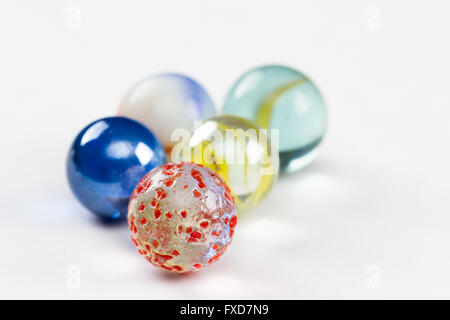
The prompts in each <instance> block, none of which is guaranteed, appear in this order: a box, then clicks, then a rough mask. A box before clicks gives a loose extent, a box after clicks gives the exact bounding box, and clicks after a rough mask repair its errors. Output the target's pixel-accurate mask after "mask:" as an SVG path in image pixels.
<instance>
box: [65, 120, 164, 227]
mask: <svg viewBox="0 0 450 320" xmlns="http://www.w3.org/2000/svg"><path fill="white" fill-rule="evenodd" d="M165 162H166V154H165V152H164V148H163V147H162V144H161V143H160V142H159V140H158V139H157V138H156V137H155V135H154V134H153V133H152V132H151V131H150V130H148V129H147V128H146V127H144V126H143V125H141V124H140V123H138V122H136V121H134V120H131V119H128V118H125V117H110V118H104V119H100V120H97V121H94V122H93V123H91V124H89V125H88V126H87V127H85V128H84V129H83V130H81V132H80V133H79V134H78V135H77V137H76V138H75V141H74V142H73V144H72V146H71V148H70V150H69V154H68V157H67V178H68V180H69V184H70V187H71V189H72V191H73V193H74V194H75V196H76V197H77V199H78V200H79V201H80V202H81V203H82V204H83V205H84V206H85V207H86V208H87V209H89V210H90V211H91V212H93V213H94V214H96V215H97V216H99V217H101V218H105V219H119V218H123V217H126V214H127V207H128V201H129V199H130V196H131V193H132V192H133V189H134V187H135V186H136V184H138V182H139V181H140V180H141V179H142V177H143V176H144V175H145V174H147V173H148V172H149V171H150V170H152V169H153V168H155V167H157V166H160V165H161V164H164V163H165Z"/></svg>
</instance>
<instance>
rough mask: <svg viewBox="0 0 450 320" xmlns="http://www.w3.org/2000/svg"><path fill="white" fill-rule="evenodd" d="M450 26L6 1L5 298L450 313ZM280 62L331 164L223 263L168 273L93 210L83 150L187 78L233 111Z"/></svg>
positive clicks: (199, 7)
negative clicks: (304, 303) (251, 84)
mask: <svg viewBox="0 0 450 320" xmlns="http://www.w3.org/2000/svg"><path fill="white" fill-rule="evenodd" d="M78 9H80V10H81V24H80V25H79V28H78V26H77V24H76V18H75V24H74V23H73V21H74V20H73V15H74V12H75V14H76V10H78ZM74 10H75V11H74ZM379 10H381V11H379ZM449 10H450V5H449V3H448V1H416V3H412V2H411V1H380V0H378V1H377V0H373V1H365V0H363V1H361V0H354V1H332V0H329V1H323V0H322V1H276V2H275V1H272V2H268V1H245V2H244V1H237V0H236V1H230V0H228V1H206V0H205V1H182V0H179V1H120V2H119V1H114V2H113V1H88V0H84V1H81V0H78V1H76V0H73V1H59V0H54V1H31V0H30V1H16V0H14V1H13V0H7V1H2V2H1V4H0V37H1V38H0V40H1V48H2V49H1V50H0V70H1V71H0V88H1V90H0V110H1V117H0V134H1V137H2V138H1V140H0V141H1V146H0V147H1V149H0V150H1V158H0V159H1V160H0V161H1V162H0V168H1V184H0V186H1V190H0V191H1V193H0V194H1V197H0V206H1V216H0V252H1V256H0V297H1V298H18V297H25V298H50V297H52V298H81V297H82V298H151V299H153V298H168V299H178V298H195V299H197V298H226V299H228V298H275V299H276V298H450V276H449V268H450V257H449V252H448V251H449V250H448V245H449V243H450V232H449V226H450V217H449V214H450V197H449V191H450V190H449V180H450V179H449V178H450V170H449V163H450V151H449V138H450V129H449V117H450V108H449V107H450V93H449V88H448V85H449V80H448V75H449V74H450V63H449V57H450V46H449V42H448V31H449V30H450V20H449V19H448V12H449ZM379 13H380V15H379ZM271 62H278V63H284V64H288V65H292V66H294V67H297V68H299V69H300V70H302V71H304V72H305V73H306V74H308V75H309V76H310V77H311V78H312V79H313V80H314V81H315V82H316V83H317V85H318V86H319V88H321V90H322V91H323V93H324V95H325V98H326V101H327V104H328V110H329V131H328V134H327V137H326V141H325V143H324V144H323V145H322V152H321V154H320V157H319V158H318V159H317V160H316V161H315V162H314V163H313V164H312V165H311V166H310V167H308V168H307V169H305V170H304V171H302V172H300V173H298V174H294V175H292V176H289V177H287V178H285V179H282V180H280V181H279V183H278V184H277V185H276V186H275V188H274V189H273V192H272V193H271V194H270V195H269V197H268V198H267V199H266V201H264V203H263V204H262V205H261V206H260V207H259V208H257V209H256V210H255V211H254V212H252V213H251V214H249V215H248V216H247V217H246V218H245V219H241V220H240V221H239V223H238V229H237V231H236V234H235V238H234V241H233V245H232V246H231V247H230V249H229V251H228V252H227V253H226V254H225V255H224V256H223V258H222V259H221V260H220V262H219V263H216V264H215V265H213V266H211V267H210V268H208V269H206V270H204V271H202V272H199V273H196V274H192V275H187V276H177V275H171V274H167V273H165V272H164V271H162V270H157V269H156V268H154V267H152V266H151V265H150V264H149V263H148V262H146V261H145V260H144V259H142V258H141V257H140V256H139V255H138V254H137V252H136V251H135V249H134V248H133V246H132V244H131V242H130V241H129V240H128V231H127V228H126V226H125V225H122V226H103V225H101V224H99V223H97V222H96V220H95V219H94V217H93V216H92V215H90V214H89V213H88V212H87V211H86V210H85V209H84V208H83V207H82V206H81V205H79V204H78V203H77V202H76V200H75V199H74V197H73V196H72V194H71V193H70V190H69V187H68V185H67V183H66V177H65V157H66V152H67V150H68V148H69V145H70V143H71V142H72V139H73V138H74V136H75V135H76V133H77V132H78V131H79V130H80V129H81V128H82V127H84V126H85V125H86V124H87V123H89V122H91V121H92V120H95V119H97V118H100V117H103V116H108V115H111V114H114V113H115V112H116V108H117V106H118V104H119V102H120V99H121V98H122V96H123V94H125V92H126V91H127V89H128V88H129V86H131V85H132V84H133V83H135V81H137V80H138V79H140V78H141V77H143V76H145V75H147V74H151V73H155V72H160V71H180V72H185V73H187V74H190V75H192V76H193V77H194V78H196V79H198V80H199V81H201V82H202V83H203V84H205V85H206V87H207V89H208V90H209V91H210V93H211V95H212V97H213V99H215V101H216V103H217V104H218V105H221V103H222V102H223V99H224V97H225V95H226V93H227V90H228V89H229V87H230V86H231V84H232V83H233V81H234V80H235V79H236V78H237V77H238V76H239V75H240V74H241V73H242V72H244V71H246V70H247V69H249V68H251V67H253V66H255V65H259V64H264V63H271ZM77 270H78V271H79V272H80V273H79V277H78V276H77ZM77 279H79V280H80V282H79V284H80V286H77V283H78V282H77Z"/></svg>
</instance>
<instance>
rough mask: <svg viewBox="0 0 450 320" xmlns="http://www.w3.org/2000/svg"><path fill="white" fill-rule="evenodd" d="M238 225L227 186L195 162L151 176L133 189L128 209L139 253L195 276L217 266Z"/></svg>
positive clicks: (159, 170) (166, 167) (174, 165)
mask: <svg viewBox="0 0 450 320" xmlns="http://www.w3.org/2000/svg"><path fill="white" fill-rule="evenodd" d="M236 223H237V216H236V207H235V203H234V199H233V196H232V195H231V193H230V189H229V188H228V186H227V185H226V184H225V182H224V181H223V180H222V179H221V178H220V177H219V176H218V175H217V174H216V173H215V172H213V171H212V170H210V169H208V168H206V167H204V166H201V165H198V164H194V163H186V162H181V163H168V164H165V165H162V166H160V167H157V168H155V169H153V170H152V171H150V172H149V173H148V174H147V175H146V176H145V177H144V178H143V179H142V181H141V182H140V183H139V184H138V185H137V186H136V188H135V189H134V191H133V194H132V196H131V201H130V206H129V209H128V224H129V228H130V231H131V240H132V242H133V243H134V245H135V246H136V247H137V249H138V252H139V253H140V254H141V255H142V256H144V257H145V259H147V261H149V262H150V263H151V264H153V265H154V266H156V267H159V268H163V269H165V270H169V271H174V272H190V271H197V270H200V269H201V268H204V267H207V266H209V265H210V264H212V263H213V262H215V261H217V260H218V259H219V258H220V257H221V255H222V254H223V253H224V252H225V250H226V249H227V247H228V246H229V245H230V243H231V239H232V237H233V233H234V228H235V227H236Z"/></svg>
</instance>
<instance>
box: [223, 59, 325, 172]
mask: <svg viewBox="0 0 450 320" xmlns="http://www.w3.org/2000/svg"><path fill="white" fill-rule="evenodd" d="M222 111H223V113H225V114H233V115H236V116H239V117H243V118H246V119H248V120H251V121H254V122H255V123H256V124H258V125H259V126H261V127H263V128H270V129H278V130H279V151H280V170H281V171H282V172H286V173H289V172H293V171H296V170H299V169H301V168H303V167H304V166H306V165H307V164H309V163H310V162H311V161H312V160H313V159H314V157H315V156H316V154H317V150H318V149H317V148H318V146H319V145H320V143H321V141H322V139H323V137H324V134H325V131H326V109H325V102H324V99H323V97H322V94H321V93H320V92H319V90H318V88H317V87H316V86H315V85H314V83H313V82H312V81H311V80H310V79H309V78H308V77H306V76H305V75H304V74H302V73H301V72H299V71H297V70H295V69H292V68H289V67H286V66H280V65H266V66H262V67H259V68H255V69H253V70H250V71H248V72H246V73H245V74H243V75H242V76H241V77H240V78H239V79H238V80H237V81H236V82H235V84H234V85H233V86H232V88H231V90H230V91H229V93H228V96H227V98H226V100H225V103H224V106H223V110H222Z"/></svg>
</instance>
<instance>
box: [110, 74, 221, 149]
mask: <svg viewBox="0 0 450 320" xmlns="http://www.w3.org/2000/svg"><path fill="white" fill-rule="evenodd" d="M118 114H119V115H122V116H126V117H129V118H132V119H135V120H137V121H139V122H141V123H142V124H144V125H145V126H147V127H148V128H149V129H151V130H152V131H153V132H154V133H155V134H156V135H157V137H158V138H159V139H160V140H161V142H162V143H163V145H164V148H165V149H166V150H167V151H170V149H171V148H172V147H173V146H174V145H175V144H176V141H173V140H172V139H171V135H172V132H173V131H174V130H176V129H179V128H184V129H188V130H191V129H192V127H193V125H194V122H195V121H201V120H204V119H207V118H209V117H212V116H213V115H215V114H216V109H215V107H214V103H213V101H212V99H211V97H210V96H209V94H208V93H207V92H206V90H205V89H204V88H203V87H202V86H201V85H200V84H199V83H198V82H197V81H195V80H193V79H191V78H190V77H188V76H186V75H182V74H178V73H163V74H157V75H153V76H149V77H147V78H145V79H143V80H142V81H140V82H138V83H137V84H136V85H134V86H133V87H132V88H131V89H130V90H129V91H128V93H127V94H126V95H125V97H124V98H123V100H122V102H121V104H120V106H119V110H118Z"/></svg>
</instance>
